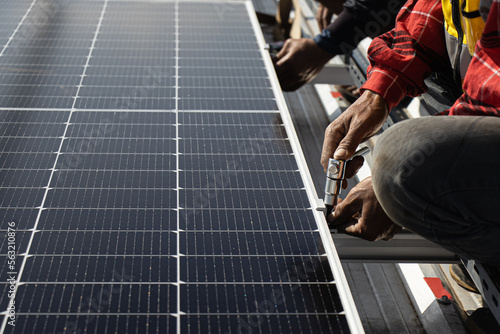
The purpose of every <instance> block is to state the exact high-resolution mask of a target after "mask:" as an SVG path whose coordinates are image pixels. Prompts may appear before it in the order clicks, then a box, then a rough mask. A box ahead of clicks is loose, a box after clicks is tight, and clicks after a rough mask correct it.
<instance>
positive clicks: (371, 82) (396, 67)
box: [361, 0, 449, 110]
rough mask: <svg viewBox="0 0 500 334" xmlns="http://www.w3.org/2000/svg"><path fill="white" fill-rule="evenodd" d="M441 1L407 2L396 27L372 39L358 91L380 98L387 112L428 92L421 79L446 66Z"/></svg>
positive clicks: (410, 0)
mask: <svg viewBox="0 0 500 334" xmlns="http://www.w3.org/2000/svg"><path fill="white" fill-rule="evenodd" d="M443 22H444V17H443V11H442V8H441V0H418V1H417V0H409V1H408V2H407V3H406V4H405V5H404V6H403V8H401V11H400V12H399V14H398V17H397V19H396V27H395V28H394V29H393V30H391V31H389V32H387V33H385V34H383V35H381V36H379V37H377V38H375V39H374V40H373V42H372V43H371V45H370V48H369V50H368V58H369V60H370V67H368V80H367V81H366V83H365V84H364V85H363V86H362V87H361V89H362V90H367V89H368V90H371V91H373V92H375V93H378V94H380V95H382V97H383V98H384V99H385V101H386V102H387V105H388V107H389V110H390V109H392V108H393V107H395V106H396V105H397V104H398V103H399V102H400V101H401V100H402V99H403V98H404V97H405V96H406V95H409V96H418V95H420V94H422V93H424V92H425V91H426V90H427V87H426V86H425V84H424V79H425V78H426V77H427V76H428V75H429V74H430V73H431V72H432V71H433V69H434V68H437V67H438V66H449V65H446V64H449V62H448V61H447V57H448V55H447V52H446V45H445V38H444V27H443Z"/></svg>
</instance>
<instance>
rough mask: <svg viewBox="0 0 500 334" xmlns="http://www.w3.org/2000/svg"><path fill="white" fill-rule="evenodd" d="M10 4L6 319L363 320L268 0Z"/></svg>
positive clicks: (4, 113) (178, 328)
mask: <svg viewBox="0 0 500 334" xmlns="http://www.w3.org/2000/svg"><path fill="white" fill-rule="evenodd" d="M2 5H3V6H4V8H5V10H4V8H2V11H1V12H0V34H1V35H0V43H1V45H2V47H1V49H0V50H1V52H0V78H1V79H0V122H1V124H0V150H1V159H0V168H1V170H0V187H1V188H0V192H1V195H0V198H1V202H0V217H2V219H1V226H0V228H1V230H0V233H2V234H3V236H4V238H2V239H1V240H2V241H1V244H0V248H1V249H2V252H1V253H0V254H3V256H2V261H3V265H2V267H1V268H2V269H1V271H2V277H4V283H1V284H0V293H1V294H0V308H1V309H2V310H3V313H2V314H3V322H2V325H1V327H0V331H1V332H2V333H15V332H19V333H110V332H117V333H138V332H139V333H201V332H220V333H229V332H242V333H254V332H258V333H271V332H273V333H274V332H286V333H292V332H302V333H304V332H306V333H307V332H329V333H331V332H334V333H340V332H342V333H347V332H358V331H362V329H361V325H360V323H359V318H358V316H357V313H356V310H355V308H354V306H353V304H352V297H351V296H350V292H349V289H348V287H347V285H346V281H345V277H344V275H343V272H342V269H341V266H340V264H339V262H338V257H337V256H336V253H335V249H334V248H333V246H332V243H331V237H330V236H329V231H328V229H327V228H326V224H325V222H324V219H323V218H322V216H321V215H322V214H321V213H319V212H316V211H315V209H314V205H315V204H314V203H313V202H314V199H315V195H314V191H313V190H312V183H311V181H310V178H309V176H308V174H307V168H306V167H305V166H306V165H305V163H304V159H303V157H302V155H301V151H300V148H299V147H298V141H297V138H296V137H295V134H294V131H293V126H292V123H291V120H290V116H289V114H288V113H287V110H286V106H285V104H284V102H283V97H282V96H281V95H280V94H281V93H280V91H279V88H278V85H277V81H276V78H275V77H274V74H272V65H271V63H270V59H268V57H267V56H265V51H264V50H263V40H262V36H261V35H260V32H258V23H257V22H256V18H255V16H254V13H253V11H252V6H251V3H249V2H245V1H219V2H218V1H190V0H180V1H165V2H161V1H107V0H90V1H71V0H66V1H63V0H60V1H48V0H47V1H43V0H40V1H38V0H33V1H23V0H10V1H4V3H3V4H2ZM318 224H319V225H318ZM9 228H10V230H9ZM12 230H15V233H12ZM323 245H324V246H323ZM13 249H15V253H16V256H15V258H14V257H13V256H12V254H10V256H7V255H8V254H9V253H8V251H9V250H13ZM12 259H14V262H12ZM9 261H11V262H9ZM332 272H333V274H332ZM9 277H11V278H13V279H12V280H11V281H7V280H6V279H5V278H9ZM14 293H15V295H14ZM13 311H15V316H14V313H12V312H13ZM13 321H14V322H13ZM14 323H15V326H12V324H14Z"/></svg>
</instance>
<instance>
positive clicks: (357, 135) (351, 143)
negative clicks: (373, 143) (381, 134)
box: [333, 127, 365, 160]
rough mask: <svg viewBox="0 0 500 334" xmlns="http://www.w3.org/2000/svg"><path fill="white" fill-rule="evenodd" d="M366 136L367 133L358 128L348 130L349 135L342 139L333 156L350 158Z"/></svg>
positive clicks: (344, 158)
mask: <svg viewBox="0 0 500 334" xmlns="http://www.w3.org/2000/svg"><path fill="white" fill-rule="evenodd" d="M364 137H365V133H364V132H363V131H358V130H357V129H352V127H351V128H350V129H349V131H348V132H347V135H346V136H345V137H344V139H342V140H341V142H340V143H339V145H338V147H337V149H336V150H335V153H334V154H333V157H334V158H335V159H343V160H347V159H350V158H351V157H352V156H353V155H354V153H356V149H357V148H358V146H359V144H360V143H361V142H362V141H363V139H364Z"/></svg>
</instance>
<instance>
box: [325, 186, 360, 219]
mask: <svg viewBox="0 0 500 334" xmlns="http://www.w3.org/2000/svg"><path fill="white" fill-rule="evenodd" d="M362 207H363V200H362V199H361V198H360V197H359V196H353V195H352V194H351V193H349V194H348V195H347V197H346V198H345V199H344V200H343V201H342V202H341V203H339V204H337V206H336V207H335V211H334V212H333V217H332V218H333V221H332V225H334V226H336V225H342V224H345V223H347V222H349V221H351V219H352V217H353V216H354V215H355V214H357V213H359V212H360V211H361V208H362Z"/></svg>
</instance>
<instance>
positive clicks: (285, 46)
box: [276, 39, 292, 60]
mask: <svg viewBox="0 0 500 334" xmlns="http://www.w3.org/2000/svg"><path fill="white" fill-rule="evenodd" d="M291 44H292V41H291V40H290V39H287V40H286V41H285V44H283V47H282V48H281V50H280V52H278V53H277V54H276V58H277V59H278V60H280V59H281V58H283V57H284V56H285V55H286V54H287V53H288V49H290V45H291Z"/></svg>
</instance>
